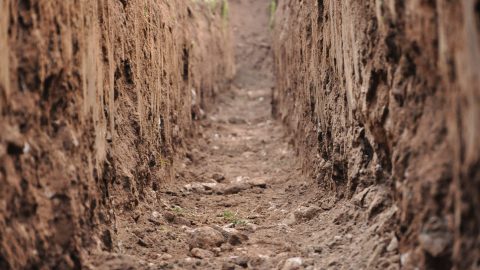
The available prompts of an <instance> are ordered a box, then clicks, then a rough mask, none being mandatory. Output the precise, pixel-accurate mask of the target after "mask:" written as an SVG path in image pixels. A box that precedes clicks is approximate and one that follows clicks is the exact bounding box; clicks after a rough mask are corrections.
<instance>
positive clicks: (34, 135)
mask: <svg viewBox="0 0 480 270" xmlns="http://www.w3.org/2000/svg"><path fill="white" fill-rule="evenodd" d="M227 12H228V9H227V6H226V5H225V2H222V1H217V2H212V1H209V2H207V3H204V2H203V1H200V2H198V1H153V0H132V1H131V0H129V1H126V0H100V1H96V0H81V1H30V0H21V1H13V0H4V1H3V0H2V1H1V2H0V109H1V115H0V130H1V132H0V268H1V269H9V268H11V269H20V268H28V269H30V268H32V269H33V268H36V267H44V268H45V269H54V268H55V269H69V268H74V267H75V268H80V267H81V265H82V261H83V257H84V256H87V255H88V254H86V253H85V252H84V251H83V250H84V249H83V248H84V247H88V246H95V247H97V248H99V249H103V250H107V251H108V250H110V249H112V247H113V246H114V243H115V220H116V218H117V217H118V216H119V215H122V214H123V213H124V212H127V211H130V212H131V211H132V210H134V209H135V207H137V205H139V204H140V203H142V202H148V201H149V200H154V199H155V197H156V194H155V190H157V189H158V188H159V186H160V185H162V183H165V182H168V181H169V180H170V178H171V176H172V162H173V159H174V157H175V155H176V154H178V153H180V152H182V149H183V145H184V138H185V137H186V136H189V134H191V133H192V131H193V130H194V129H195V125H194V123H193V120H194V119H195V118H201V117H202V116H203V114H204V112H203V109H205V107H206V105H208V104H209V103H210V102H211V101H212V100H213V99H214V97H215V95H216V93H218V91H220V90H221V89H225V88H227V87H228V83H229V80H230V79H231V78H232V77H233V73H234V67H233V54H232V52H231V44H230V43H231V42H230V36H229V30H228V27H229V26H228V13H227Z"/></svg>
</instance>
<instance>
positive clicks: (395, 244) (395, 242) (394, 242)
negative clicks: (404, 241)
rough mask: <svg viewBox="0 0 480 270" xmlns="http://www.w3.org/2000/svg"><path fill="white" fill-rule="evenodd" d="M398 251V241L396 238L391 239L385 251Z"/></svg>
mask: <svg viewBox="0 0 480 270" xmlns="http://www.w3.org/2000/svg"><path fill="white" fill-rule="evenodd" d="M397 249H398V240H397V237H395V236H394V237H392V240H391V241H390V244H388V246H387V251H388V252H392V251H395V250H397Z"/></svg>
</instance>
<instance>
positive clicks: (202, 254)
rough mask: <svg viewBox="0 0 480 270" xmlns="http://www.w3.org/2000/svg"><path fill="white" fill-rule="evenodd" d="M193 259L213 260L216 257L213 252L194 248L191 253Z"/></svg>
mask: <svg viewBox="0 0 480 270" xmlns="http://www.w3.org/2000/svg"><path fill="white" fill-rule="evenodd" d="M190 253H191V254H192V256H193V257H195V258H199V259H205V258H212V257H213V256H214V254H213V252H211V251H209V250H205V249H201V248H194V249H192V250H191V251H190Z"/></svg>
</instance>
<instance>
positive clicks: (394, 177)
mask: <svg viewBox="0 0 480 270" xmlns="http://www.w3.org/2000/svg"><path fill="white" fill-rule="evenodd" d="M272 3H276V4H277V5H276V6H277V10H276V13H275V23H274V29H273V37H274V54H275V75H276V88H275V90H274V94H273V97H274V108H273V109H274V113H275V114H276V115H277V116H278V117H280V118H282V119H283V120H284V121H285V122H286V123H287V124H288V126H289V127H290V128H291V130H292V132H294V133H295V134H296V135H297V136H296V138H300V139H298V140H297V141H296V142H295V143H296V145H297V148H298V151H299V153H300V154H301V156H302V157H304V163H305V166H304V167H305V168H306V169H307V170H311V168H314V174H313V176H314V178H315V179H316V180H317V181H318V182H319V183H320V186H321V187H322V188H323V189H324V190H327V191H331V193H333V194H335V196H336V197H337V199H341V198H350V197H351V196H352V195H354V194H355V193H358V192H359V191H360V190H362V189H364V188H366V187H369V186H372V185H377V186H379V187H383V188H385V189H386V190H388V191H389V192H388V193H389V195H388V197H389V198H390V201H391V203H394V204H396V205H397V206H398V211H397V220H396V221H395V223H397V224H398V226H396V227H395V226H394V227H393V228H392V229H394V230H395V232H396V234H397V236H398V237H399V238H400V247H399V249H400V252H401V256H400V262H401V264H402V266H403V267H404V268H405V269H411V268H414V267H420V268H421V269H423V268H426V269H450V268H452V267H455V268H456V269H474V268H476V267H480V253H479V250H480V231H479V230H480V211H479V209H480V193H479V192H480V169H479V168H480V140H479V139H478V138H480V111H479V110H480V89H479V85H480V84H479V83H480V37H479V34H480V13H479V10H480V9H479V7H480V2H479V1H472V0H464V1H415V0H408V1H403V0H402V1H395V0H385V1H383V0H382V1H380V0H376V1H374V0H369V1H341V0H324V1H322V0H319V1H306V0H300V1H291V0H279V1H273V2H272ZM389 203H390V202H389V200H388V199H387V200H384V204H389ZM379 207H380V206H379ZM392 224H393V222H392Z"/></svg>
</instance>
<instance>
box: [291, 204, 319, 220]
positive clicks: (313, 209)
mask: <svg viewBox="0 0 480 270" xmlns="http://www.w3.org/2000/svg"><path fill="white" fill-rule="evenodd" d="M320 210H321V208H320V207H318V206H309V207H305V206H302V207H300V208H298V209H297V210H295V212H294V213H293V214H294V216H295V220H296V221H308V220H311V219H312V218H314V217H315V216H316V215H317V214H318V213H319V212H320Z"/></svg>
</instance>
